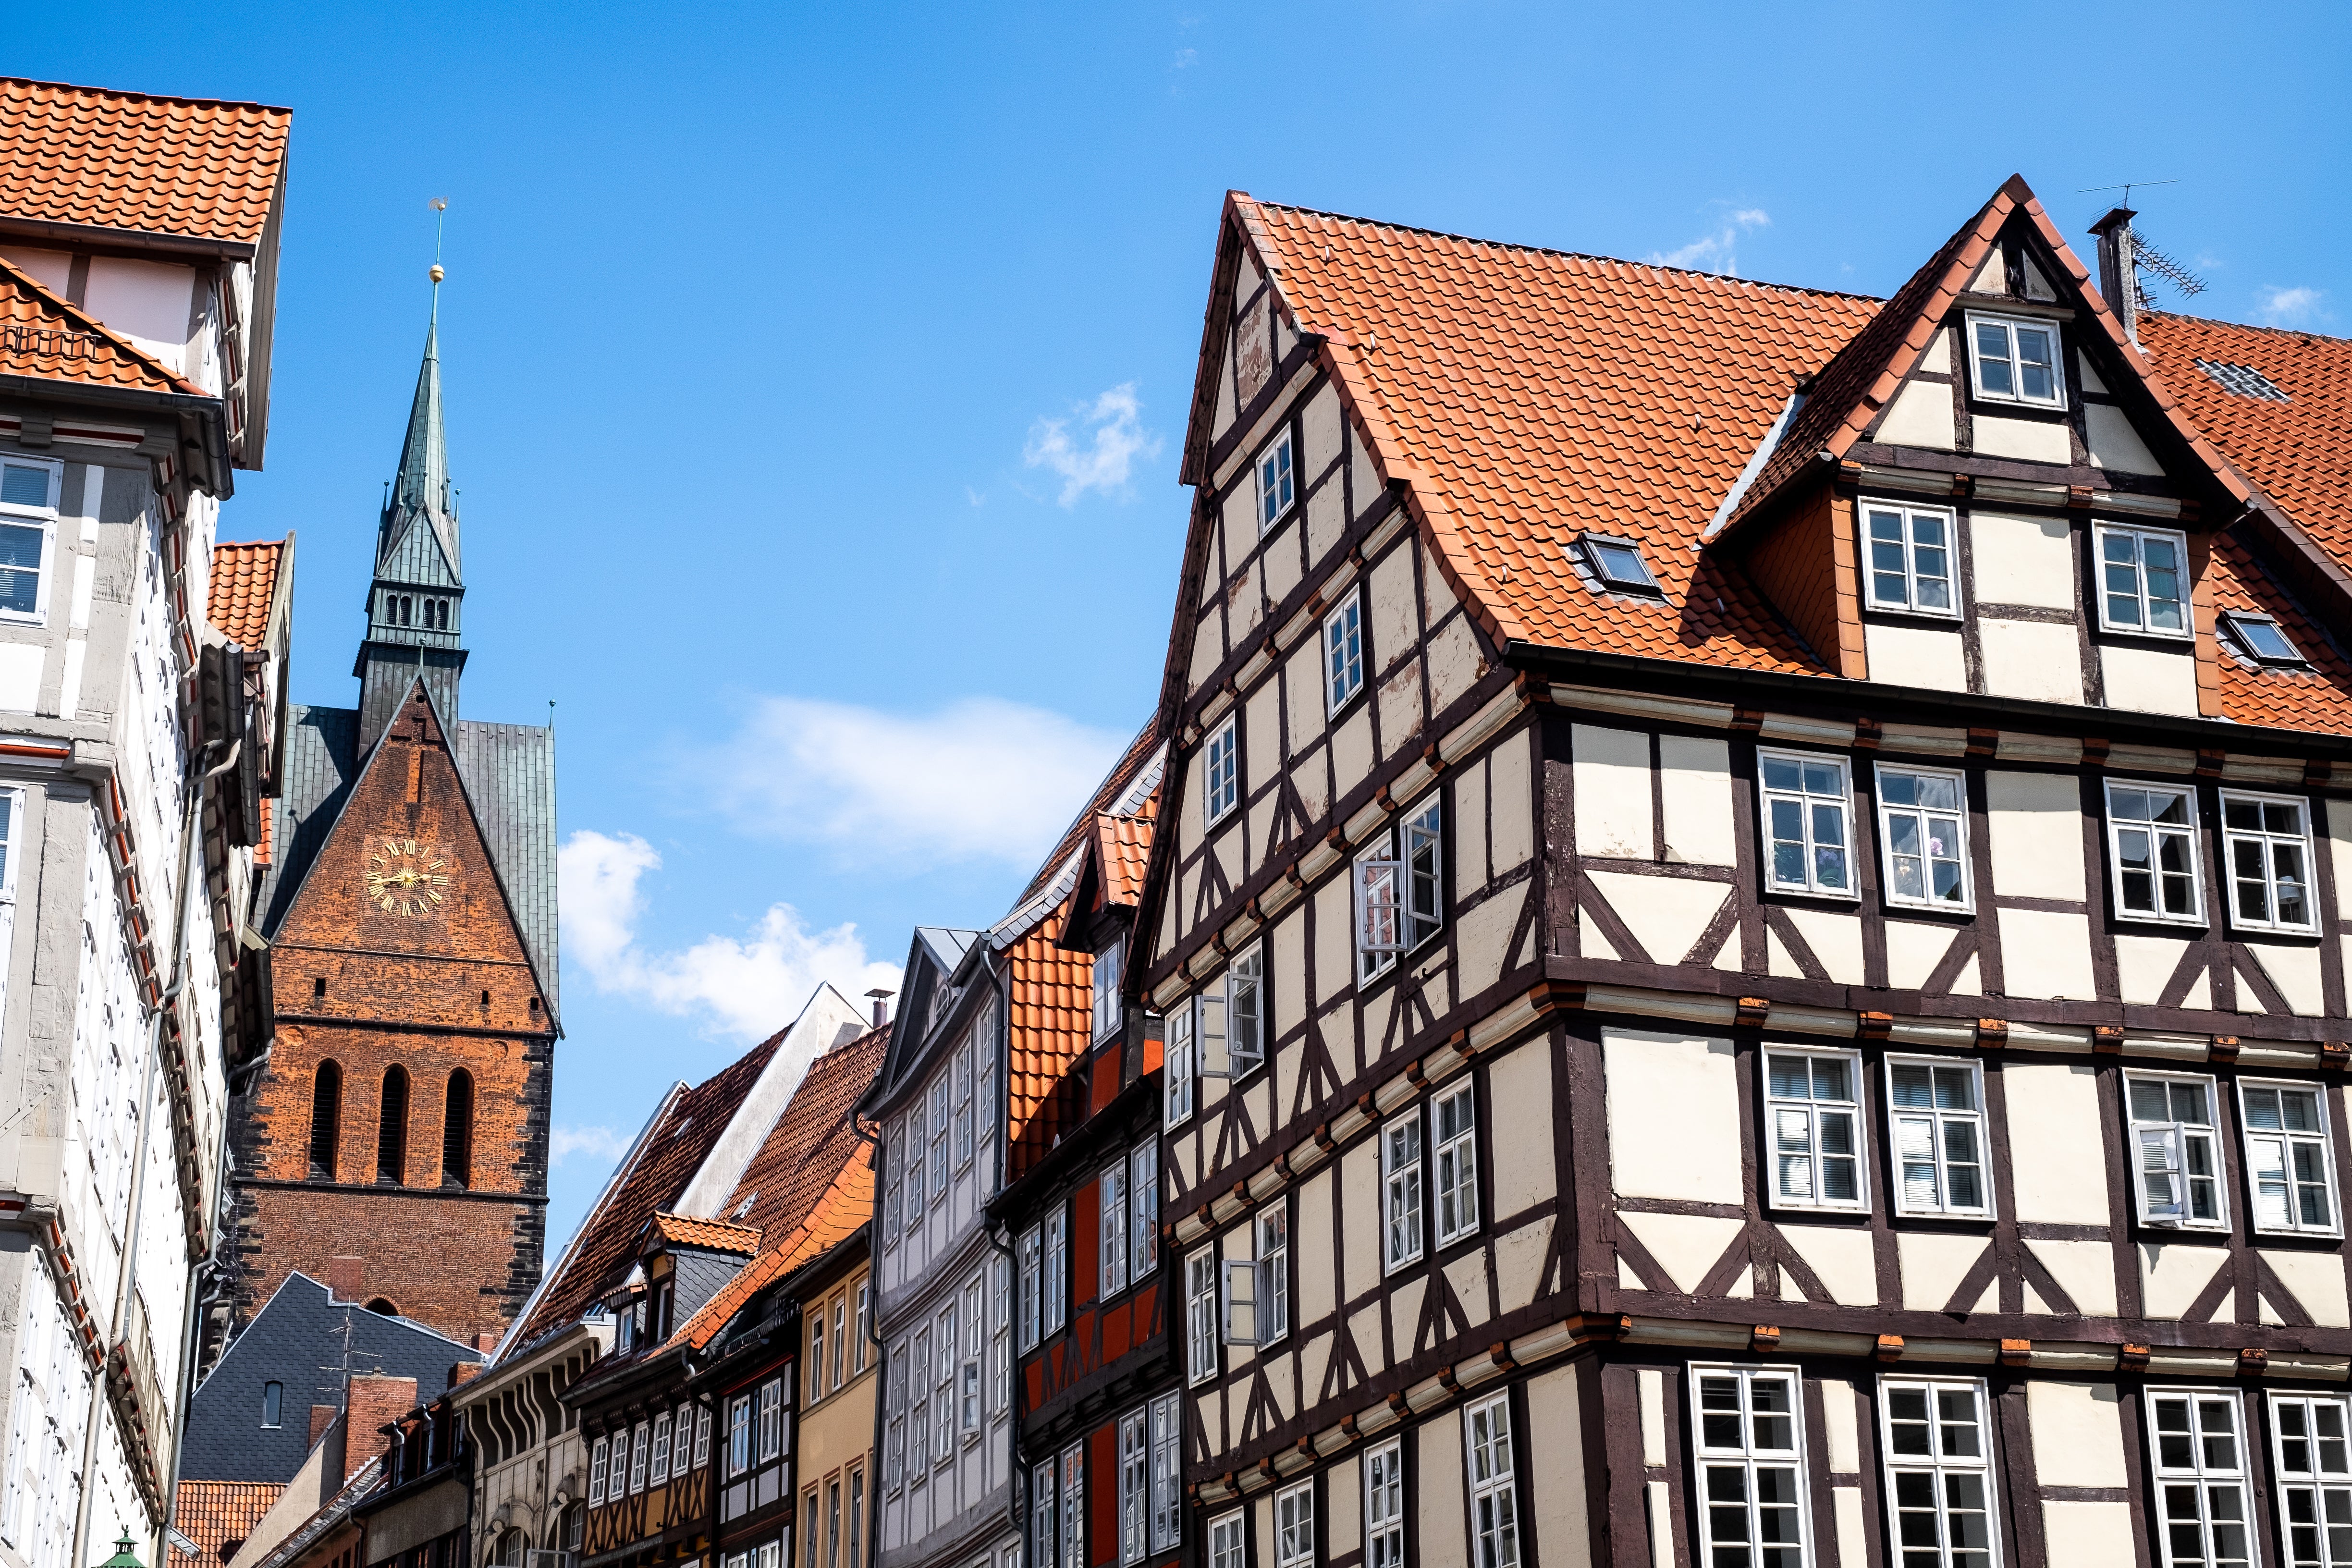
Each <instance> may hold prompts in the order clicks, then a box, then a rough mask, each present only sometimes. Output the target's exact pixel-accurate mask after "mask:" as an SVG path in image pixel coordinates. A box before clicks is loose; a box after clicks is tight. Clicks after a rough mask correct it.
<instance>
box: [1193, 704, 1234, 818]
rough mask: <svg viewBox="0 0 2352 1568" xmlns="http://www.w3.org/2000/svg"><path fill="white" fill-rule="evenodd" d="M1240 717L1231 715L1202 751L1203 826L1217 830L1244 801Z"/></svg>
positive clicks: (1210, 732) (1216, 730)
mask: <svg viewBox="0 0 2352 1568" xmlns="http://www.w3.org/2000/svg"><path fill="white" fill-rule="evenodd" d="M1241 745H1242V731H1241V715H1240V714H1238V713H1228V714H1226V715H1225V720H1224V722H1223V723H1222V724H1219V725H1218V726H1217V727H1216V728H1215V729H1214V730H1212V731H1209V739H1208V742H1207V743H1206V744H1204V745H1203V746H1202V748H1201V824H1202V826H1204V827H1214V826H1216V825H1217V824H1219V823H1220V822H1223V820H1224V819H1225V818H1226V817H1228V816H1232V815H1233V814H1234V807H1235V806H1237V805H1240V804H1241V798H1242V759H1241Z"/></svg>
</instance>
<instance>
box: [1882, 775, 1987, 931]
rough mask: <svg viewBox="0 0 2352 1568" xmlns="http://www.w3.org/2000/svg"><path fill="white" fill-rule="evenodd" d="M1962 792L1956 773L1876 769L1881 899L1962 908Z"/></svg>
mask: <svg viewBox="0 0 2352 1568" xmlns="http://www.w3.org/2000/svg"><path fill="white" fill-rule="evenodd" d="M1968 805H1969V803H1968V794H1967V790H1966V787H1965V786H1964V785H1963V784H1962V782H1961V779H1960V775H1959V774H1958V773H1945V772H1942V771H1940V770H1936V769H1928V768H1897V767H1889V766H1886V765H1885V764H1884V763H1882V764H1881V765H1880V767H1879V770H1878V837H1879V841H1880V844H1881V845H1882V847H1883V853H1884V854H1885V857H1886V887H1885V893H1886V901H1887V902H1888V903H1890V904H1914V905H1916V906H1918V907H1920V908H1922V909H1930V910H1967V909H1969V908H1970V907H1971V905H1970V900H1969V813H1968Z"/></svg>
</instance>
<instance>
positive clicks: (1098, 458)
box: [1021, 381, 1160, 506]
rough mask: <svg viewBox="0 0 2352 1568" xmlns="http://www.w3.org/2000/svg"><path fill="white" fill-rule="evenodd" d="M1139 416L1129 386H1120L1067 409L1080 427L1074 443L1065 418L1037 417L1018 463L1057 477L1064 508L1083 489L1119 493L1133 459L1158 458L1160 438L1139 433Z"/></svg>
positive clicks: (1072, 503) (1073, 502)
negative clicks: (1089, 401)
mask: <svg viewBox="0 0 2352 1568" xmlns="http://www.w3.org/2000/svg"><path fill="white" fill-rule="evenodd" d="M1142 415H1143V405H1142V404H1141V403H1139V402H1138V401H1137V400H1136V395H1135V383H1133V382H1131V381H1129V382H1125V383H1122V384H1119V385H1118V386H1114V387H1112V388H1111V389H1110V390H1109V391H1108V392H1106V393H1104V394H1103V395H1101V396H1100V397H1097V398H1096V399H1095V400H1094V401H1093V402H1092V403H1087V404H1080V405H1078V406H1077V407H1076V409H1075V410H1074V411H1073V417H1074V418H1075V419H1076V422H1077V423H1078V425H1079V426H1081V427H1082V428H1081V431H1080V434H1079V436H1078V437H1077V438H1076V439H1073V438H1072V437H1071V434H1070V424H1071V421H1070V419H1046V418H1042V417H1041V418H1040V419H1038V421H1037V422H1036V423H1035V424H1034V425H1033V426H1030V427H1029V442H1028V445H1027V446H1026V447H1024V448H1023V449H1022V453H1021V460H1022V461H1023V462H1024V463H1026V464H1027V465H1028V466H1029V467H1031V468H1051V469H1052V470H1053V471H1054V472H1055V473H1057V474H1059V475H1061V476H1062V504H1063V505H1064V506H1075V505H1076V504H1077V500H1078V498H1079V497H1080V496H1083V495H1085V494H1086V493H1087V491H1088V490H1101V491H1104V492H1106V493H1108V492H1109V491H1112V490H1118V489H1126V488H1127V477H1128V472H1129V469H1130V468H1133V466H1134V464H1135V459H1136V458H1156V457H1158V456H1159V455H1160V437H1157V436H1154V435H1152V434H1151V433H1150V431H1148V430H1146V429H1144V427H1143V422H1142Z"/></svg>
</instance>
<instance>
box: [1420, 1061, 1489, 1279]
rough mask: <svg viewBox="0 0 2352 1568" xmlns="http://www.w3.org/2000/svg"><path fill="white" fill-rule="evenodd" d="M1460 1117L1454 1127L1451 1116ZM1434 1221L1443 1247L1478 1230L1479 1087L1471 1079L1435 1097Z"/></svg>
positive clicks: (1431, 1130) (1432, 1115)
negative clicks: (1449, 1120)
mask: <svg viewBox="0 0 2352 1568" xmlns="http://www.w3.org/2000/svg"><path fill="white" fill-rule="evenodd" d="M1449 1114H1452V1115H1454V1117H1455V1118H1456V1120H1455V1121H1454V1122H1453V1124H1452V1127H1451V1130H1449V1129H1448V1126H1447V1121H1446V1118H1447V1116H1448V1115H1449ZM1429 1152H1430V1162H1429V1173H1430V1178H1431V1179H1430V1194H1429V1195H1430V1208H1431V1211H1432V1213H1431V1223H1432V1225H1433V1226H1434V1227H1435V1229H1436V1232H1437V1249H1438V1250H1439V1251H1440V1252H1443V1251H1444V1250H1445V1249H1446V1248H1447V1247H1451V1246H1453V1245H1454V1243H1455V1242H1457V1241H1460V1240H1461V1239H1462V1238H1463V1237H1466V1236H1475V1235H1476V1234H1477V1233H1478V1092H1477V1085H1476V1084H1475V1082H1474V1081H1472V1080H1470V1079H1464V1080H1463V1081H1462V1082H1461V1083H1459V1084H1455V1085H1451V1086H1449V1087H1447V1088H1444V1089H1439V1090H1438V1091H1437V1092H1436V1093H1434V1094H1433V1095H1432V1096H1430V1100H1429Z"/></svg>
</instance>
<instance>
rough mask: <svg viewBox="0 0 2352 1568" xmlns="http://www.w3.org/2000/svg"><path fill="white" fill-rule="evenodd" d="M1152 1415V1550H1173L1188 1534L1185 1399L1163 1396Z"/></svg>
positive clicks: (1175, 1395)
mask: <svg viewBox="0 0 2352 1568" xmlns="http://www.w3.org/2000/svg"><path fill="white" fill-rule="evenodd" d="M1150 1414H1151V1550H1152V1551H1154V1552H1167V1551H1171V1550H1172V1549H1173V1548H1174V1547H1175V1546H1176V1545H1177V1544H1178V1542H1181V1540H1182V1538H1183V1534H1184V1510H1183V1490H1182V1488H1181V1485H1180V1483H1181V1480H1182V1475H1181V1470H1182V1467H1183V1443H1184V1411H1183V1405H1182V1396H1181V1394H1161V1395H1160V1397H1159V1398H1157V1399H1155V1400H1153V1401H1152V1402H1151V1405H1150Z"/></svg>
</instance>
